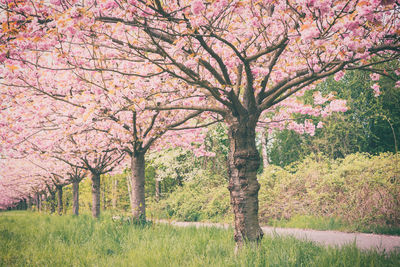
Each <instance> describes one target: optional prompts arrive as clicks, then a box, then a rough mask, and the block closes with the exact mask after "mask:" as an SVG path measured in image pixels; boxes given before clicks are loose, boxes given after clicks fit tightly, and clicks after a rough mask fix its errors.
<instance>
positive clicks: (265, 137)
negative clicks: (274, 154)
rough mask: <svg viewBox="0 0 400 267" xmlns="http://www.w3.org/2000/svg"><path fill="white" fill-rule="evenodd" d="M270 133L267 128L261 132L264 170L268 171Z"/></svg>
mask: <svg viewBox="0 0 400 267" xmlns="http://www.w3.org/2000/svg"><path fill="white" fill-rule="evenodd" d="M267 145H268V132H267V129H266V128H263V129H262V131H261V152H262V157H263V161H262V162H263V169H266V168H267V167H268V166H269V159H268V150H267Z"/></svg>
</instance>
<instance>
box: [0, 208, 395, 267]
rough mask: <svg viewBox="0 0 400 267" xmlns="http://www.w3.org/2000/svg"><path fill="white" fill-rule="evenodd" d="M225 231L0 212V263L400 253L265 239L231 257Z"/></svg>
mask: <svg viewBox="0 0 400 267" xmlns="http://www.w3.org/2000/svg"><path fill="white" fill-rule="evenodd" d="M232 236H233V233H232V231H231V230H223V229H216V228H199V229H196V228H176V227H172V226H168V225H158V224H157V225H154V224H153V225H151V224H149V225H146V226H137V225H132V224H129V223H126V222H113V221H112V220H111V219H110V218H109V216H107V217H103V218H101V219H100V220H94V219H92V218H91V217H90V216H88V215H81V216H79V217H73V216H62V217H60V216H56V215H46V214H37V213H33V212H24V211H13V212H2V213H0V266H158V267H161V266H352V267H355V266H400V254H399V253H397V254H389V255H383V254H380V253H377V252H375V251H368V252H361V251H360V250H358V249H357V248H355V247H354V246H348V247H344V248H342V249H337V248H324V247H320V246H316V245H314V244H313V243H311V242H302V241H298V240H296V239H294V238H272V237H268V236H266V237H264V239H263V240H262V242H261V245H260V246H258V247H257V248H255V247H246V248H245V249H243V251H241V252H240V253H239V254H238V255H237V256H235V255H234V246H235V244H234V241H233V238H232Z"/></svg>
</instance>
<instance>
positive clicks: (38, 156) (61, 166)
mask: <svg viewBox="0 0 400 267" xmlns="http://www.w3.org/2000/svg"><path fill="white" fill-rule="evenodd" d="M0 9H1V15H0V18H1V23H2V32H1V35H0V61H1V62H2V65H1V74H0V77H1V91H0V98H1V106H0V112H1V113H0V115H1V117H0V125H1V129H0V138H1V150H0V154H1V156H2V158H3V159H2V160H1V165H2V172H1V176H2V177H1V180H0V181H1V182H0V193H1V194H0V207H5V206H8V205H12V203H15V202H16V201H18V200H20V199H21V198H25V197H27V196H29V195H32V194H37V195H39V194H42V193H43V192H46V194H48V195H49V196H50V197H54V196H55V193H54V192H55V191H58V192H59V195H60V194H62V187H63V186H64V185H65V184H67V183H73V184H74V187H73V188H74V192H78V188H79V181H80V180H81V179H82V178H83V177H85V176H90V177H91V179H92V193H93V205H92V208H93V216H95V217H98V216H99V212H100V209H99V203H100V202H99V200H100V190H99V187H100V177H101V174H104V173H108V172H113V171H114V172H115V171H119V170H121V169H122V168H124V166H126V165H129V167H130V168H131V170H132V177H131V178H130V179H129V184H130V190H129V191H130V200H131V206H132V213H133V216H135V217H136V218H145V198H144V177H145V175H144V170H145V154H146V153H147V152H148V151H149V150H150V149H161V148H163V147H168V146H185V147H192V149H193V150H194V151H195V152H196V153H199V154H204V153H206V151H204V147H202V145H201V143H202V138H203V136H204V132H203V130H201V127H202V126H207V125H209V124H210V123H213V122H215V121H224V122H225V123H226V125H227V127H228V137H229V141H230V150H229V156H228V176H229V186H228V189H229V192H230V196H231V205H232V208H233V211H234V214H235V219H234V225H235V240H236V242H237V244H238V245H239V246H240V245H241V244H242V243H243V242H244V241H245V240H249V241H257V240H260V239H261V238H262V236H263V233H262V231H261V228H260V226H259V222H258V191H259V188H260V186H259V183H258V182H257V178H256V172H257V169H258V167H259V164H260V158H259V153H258V151H257V149H256V142H255V137H256V129H257V127H260V128H265V126H267V127H268V129H272V128H274V127H278V128H282V127H289V128H291V129H295V130H297V131H299V132H308V133H310V134H313V132H314V130H315V127H316V125H314V124H313V123H312V121H311V120H305V121H304V123H302V124H299V123H296V122H295V121H293V120H288V119H290V114H291V113H295V112H296V113H301V114H304V115H312V116H326V115H329V114H330V113H331V112H334V111H345V110H346V107H345V103H344V102H343V101H340V100H333V97H332V96H322V95H321V94H318V93H316V94H315V97H314V105H313V106H311V105H304V104H302V103H301V102H300V101H299V98H300V97H301V96H302V95H303V94H304V92H305V91H306V90H311V89H314V88H315V85H316V84H317V83H319V82H321V81H323V80H324V79H325V78H326V77H328V76H333V75H335V78H336V79H340V78H341V77H342V76H343V74H344V72H345V71H346V70H354V69H362V70H365V71H368V72H370V73H371V74H373V75H374V76H372V77H373V78H374V79H378V78H379V75H384V76H388V77H391V78H392V79H397V80H398V77H399V76H398V75H397V74H398V70H394V69H393V70H392V69H385V70H381V69H379V67H378V66H380V65H379V64H380V63H385V62H389V61H393V60H398V59H399V56H400V53H399V51H400V47H399V41H400V29H399V22H400V15H399V12H400V6H399V3H398V2H397V1H390V0H384V1H380V0H379V1H378V0H371V1H358V0H357V1H354V0H347V1H344V0H336V1H334V0H323V1H313V0H301V1H292V0H289V1H275V0H264V1H252V0H244V1H243V0H242V1H239V0H233V1H231V0H213V1H205V0H204V1H203V0H194V1H187V0H171V1H159V0H154V1H141V0H68V1H67V0H51V1H38V0H33V1H32V0H30V1H28V0H1V1H0ZM397 84H398V83H397ZM398 85H399V84H398ZM371 90H375V92H376V94H377V95H379V86H378V85H377V84H376V85H374V86H373V88H371ZM318 126H319V127H320V126H321V125H318ZM74 196H76V197H74V199H78V193H74ZM60 205H61V203H60ZM74 212H75V213H76V214H77V213H78V207H77V206H76V207H75V205H74Z"/></svg>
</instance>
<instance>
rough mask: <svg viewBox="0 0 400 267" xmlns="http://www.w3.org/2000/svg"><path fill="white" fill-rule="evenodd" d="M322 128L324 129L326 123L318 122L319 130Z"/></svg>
mask: <svg viewBox="0 0 400 267" xmlns="http://www.w3.org/2000/svg"><path fill="white" fill-rule="evenodd" d="M322 127H324V123H323V122H322V121H320V122H318V124H317V128H318V129H321V128H322Z"/></svg>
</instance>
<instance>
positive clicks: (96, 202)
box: [92, 173, 100, 218]
mask: <svg viewBox="0 0 400 267" xmlns="http://www.w3.org/2000/svg"><path fill="white" fill-rule="evenodd" d="M92 216H93V217H95V218H99V217H100V174H98V173H92Z"/></svg>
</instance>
